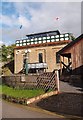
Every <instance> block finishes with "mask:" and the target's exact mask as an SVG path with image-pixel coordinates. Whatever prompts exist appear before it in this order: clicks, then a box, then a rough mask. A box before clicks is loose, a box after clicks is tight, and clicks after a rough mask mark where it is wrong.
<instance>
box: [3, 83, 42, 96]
mask: <svg viewBox="0 0 83 120" xmlns="http://www.w3.org/2000/svg"><path fill="white" fill-rule="evenodd" d="M43 93H44V90H42V89H33V90H27V89H13V88H12V87H8V86H6V85H2V94H6V95H8V96H12V97H16V98H32V97H36V96H38V95H41V94H43Z"/></svg>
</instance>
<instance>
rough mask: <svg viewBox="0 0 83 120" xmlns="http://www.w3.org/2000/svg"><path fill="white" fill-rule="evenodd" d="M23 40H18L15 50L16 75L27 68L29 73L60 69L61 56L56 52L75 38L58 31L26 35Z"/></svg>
mask: <svg viewBox="0 0 83 120" xmlns="http://www.w3.org/2000/svg"><path fill="white" fill-rule="evenodd" d="M26 36H27V37H26V38H25V39H22V40H16V47H15V49H14V55H15V73H19V72H22V71H23V69H24V68H25V67H26V66H25V63H26V59H27V63H28V64H26V65H27V68H28V72H30V73H36V72H40V71H47V72H51V71H53V70H54V69H59V68H60V64H59V62H60V56H57V54H56V52H58V51H59V50H60V49H62V48H63V47H64V46H66V45H67V44H68V43H69V42H70V41H71V40H72V38H73V36H72V34H71V33H65V34H60V32H59V31H58V30H57V31H48V32H42V33H36V34H30V35H26Z"/></svg>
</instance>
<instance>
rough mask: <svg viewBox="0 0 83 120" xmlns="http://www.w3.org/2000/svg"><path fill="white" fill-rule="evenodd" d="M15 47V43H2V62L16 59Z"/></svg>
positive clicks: (0, 50)
mask: <svg viewBox="0 0 83 120" xmlns="http://www.w3.org/2000/svg"><path fill="white" fill-rule="evenodd" d="M14 47H15V45H14V44H12V45H9V46H6V45H2V46H1V48H0V52H1V57H2V62H8V61H11V60H13V59H14Z"/></svg>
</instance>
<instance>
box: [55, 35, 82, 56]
mask: <svg viewBox="0 0 83 120" xmlns="http://www.w3.org/2000/svg"><path fill="white" fill-rule="evenodd" d="M82 39H83V34H81V35H80V36H79V37H78V38H76V39H75V40H73V41H72V42H70V43H69V44H68V45H66V46H65V47H64V48H62V49H61V50H59V51H58V52H57V54H63V52H65V51H66V50H68V49H69V48H71V47H72V46H73V45H75V44H76V43H78V42H80V41H81V40H82Z"/></svg>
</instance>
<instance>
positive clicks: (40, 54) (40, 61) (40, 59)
mask: <svg viewBox="0 0 83 120" xmlns="http://www.w3.org/2000/svg"><path fill="white" fill-rule="evenodd" d="M39 63H43V54H42V53H39Z"/></svg>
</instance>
